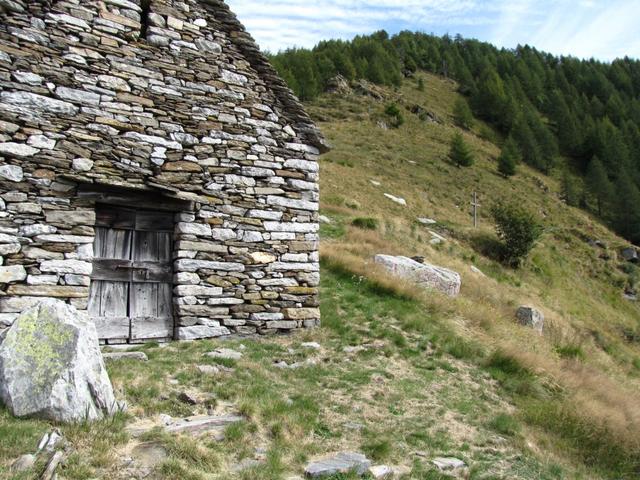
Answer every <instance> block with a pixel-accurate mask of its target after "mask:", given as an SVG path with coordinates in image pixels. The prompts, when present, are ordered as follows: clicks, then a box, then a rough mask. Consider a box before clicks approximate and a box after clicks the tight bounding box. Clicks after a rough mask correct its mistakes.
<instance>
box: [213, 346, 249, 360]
mask: <svg viewBox="0 0 640 480" xmlns="http://www.w3.org/2000/svg"><path fill="white" fill-rule="evenodd" d="M205 355H206V356H207V357H210V358H220V359H223V360H240V359H241V358H242V353H241V352H238V351H237V350H233V349H231V348H216V349H215V350H214V351H213V352H209V353H206V354H205Z"/></svg>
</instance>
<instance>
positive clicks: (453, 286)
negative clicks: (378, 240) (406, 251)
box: [375, 255, 462, 297]
mask: <svg viewBox="0 0 640 480" xmlns="http://www.w3.org/2000/svg"><path fill="white" fill-rule="evenodd" d="M375 262H376V263H377V264H379V265H382V266H383V267H384V268H385V269H386V270H388V271H389V272H390V273H392V274H393V275H396V276H398V277H401V278H405V279H407V280H409V281H411V282H413V283H415V284H416V285H419V286H421V287H425V288H430V289H434V290H438V291H440V292H442V293H444V294H446V295H448V296H450V297H456V296H458V294H459V293H460V287H461V286H462V279H461V277H460V274H459V273H457V272H454V271H453V270H448V269H446V268H442V267H438V266H436V265H429V264H427V263H424V264H423V263H419V262H416V261H415V260H412V259H410V258H408V257H402V256H398V257H396V256H392V255H376V257H375Z"/></svg>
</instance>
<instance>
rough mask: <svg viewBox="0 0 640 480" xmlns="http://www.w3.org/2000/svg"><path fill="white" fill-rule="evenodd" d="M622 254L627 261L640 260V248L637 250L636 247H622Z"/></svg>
mask: <svg viewBox="0 0 640 480" xmlns="http://www.w3.org/2000/svg"><path fill="white" fill-rule="evenodd" d="M620 256H621V257H622V258H623V259H624V260H626V261H627V262H631V263H638V262H640V257H638V250H636V249H635V248H634V247H628V248H624V249H622V250H621V251H620Z"/></svg>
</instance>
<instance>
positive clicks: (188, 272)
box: [0, 0, 326, 339]
mask: <svg viewBox="0 0 640 480" xmlns="http://www.w3.org/2000/svg"><path fill="white" fill-rule="evenodd" d="M325 148H326V147H325V145H324V142H323V139H322V137H321V135H320V134H319V133H318V131H317V130H316V129H315V127H314V126H313V124H312V122H311V121H310V120H309V118H308V117H307V116H306V114H305V113H304V111H303V109H302V107H301V106H300V104H299V103H298V102H297V100H296V99H295V98H294V97H293V96H292V94H291V93H290V91H289V90H288V89H287V88H286V86H285V85H284V84H283V82H282V81H281V80H280V79H279V78H278V77H277V75H276V74H275V72H274V71H273V70H272V68H271V67H270V66H269V64H268V62H267V61H266V60H265V59H264V58H263V57H262V56H261V55H260V53H259V51H258V49H257V47H256V46H255V44H254V42H253V41H252V40H251V37H250V36H249V35H248V34H247V33H246V32H244V30H243V28H242V26H241V25H240V24H239V23H238V21H237V20H236V18H235V16H234V15H233V14H232V13H231V12H230V11H229V10H228V8H227V6H226V5H225V4H224V3H223V2H221V1H218V0H206V1H205V0H200V1H195V0H183V1H172V0H154V1H152V2H151V3H150V8H146V7H145V5H143V4H142V3H141V2H140V1H139V0H82V1H80V0H66V1H26V0H0V329H1V328H2V327H6V326H9V325H11V323H12V321H13V320H14V318H15V317H16V316H17V313H18V312H20V311H21V310H22V309H24V308H25V307H28V306H30V305H32V304H34V303H36V302H38V301H39V300H41V299H42V298H44V297H51V298H58V299H65V300H67V301H68V302H69V303H71V304H72V305H74V306H75V307H77V308H78V309H81V310H83V309H87V304H88V297H89V292H90V288H91V274H92V268H93V265H92V259H93V258H94V251H93V243H94V237H95V221H96V213H95V206H96V202H97V201H100V198H102V197H100V195H99V194H95V192H96V191H105V189H123V190H117V191H118V192H129V191H135V192H137V193H138V195H137V196H132V197H131V198H140V199H143V200H144V199H148V200H149V202H150V203H151V204H152V205H153V199H154V198H160V197H161V198H163V199H173V200H181V201H182V203H181V205H184V206H183V207H181V208H180V210H179V211H176V212H174V213H167V214H168V215H174V216H175V233H174V245H173V257H174V264H173V268H174V275H173V279H174V291H173V294H174V296H173V303H174V305H173V312H174V319H175V324H176V332H175V336H176V337H177V338H180V339H195V338H207V337H212V336H218V335H223V334H228V333H231V332H240V333H254V332H260V333H264V332H269V331H277V330H289V329H294V328H299V327H313V326H316V325H317V324H318V322H319V319H320V314H319V309H318V283H319V263H318V262H319V258H318V201H319V192H318V163H317V160H318V155H319V154H320V153H322V151H324V150H325ZM101 189H102V190H101ZM82 192H93V193H85V194H83V193H82ZM122 195H123V196H126V195H125V194H124V193H123V194H122ZM133 206H135V205H133Z"/></svg>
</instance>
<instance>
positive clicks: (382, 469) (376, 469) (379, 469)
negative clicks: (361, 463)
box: [369, 465, 395, 480]
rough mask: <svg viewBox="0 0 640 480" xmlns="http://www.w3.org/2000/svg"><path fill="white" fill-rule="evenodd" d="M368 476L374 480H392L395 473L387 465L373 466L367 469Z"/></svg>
mask: <svg viewBox="0 0 640 480" xmlns="http://www.w3.org/2000/svg"><path fill="white" fill-rule="evenodd" d="M369 475H371V476H372V477H373V478H375V479H376V480H381V479H384V480H387V479H391V478H393V476H394V475H395V472H394V470H393V468H391V467H389V466H387V465H375V466H373V467H370V468H369Z"/></svg>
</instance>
